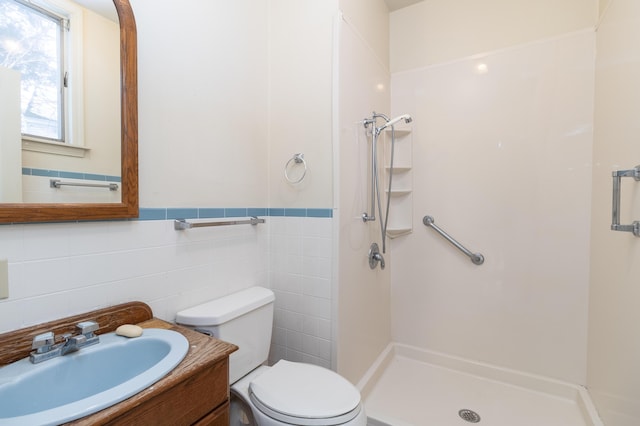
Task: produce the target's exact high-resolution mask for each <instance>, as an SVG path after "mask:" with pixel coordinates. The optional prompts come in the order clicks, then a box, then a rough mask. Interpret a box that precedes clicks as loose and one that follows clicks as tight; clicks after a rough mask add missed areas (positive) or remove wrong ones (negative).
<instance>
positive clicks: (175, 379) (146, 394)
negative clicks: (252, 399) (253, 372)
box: [65, 318, 238, 425]
mask: <svg viewBox="0 0 640 426" xmlns="http://www.w3.org/2000/svg"><path fill="white" fill-rule="evenodd" d="M138 325H139V326H140V327H142V328H163V329H167V330H174V331H177V332H179V333H181V334H182V335H184V336H185V337H186V338H187V340H188V341H189V350H188V352H187V355H186V356H185V357H184V359H183V360H182V362H180V364H178V366H177V367H176V368H174V369H173V370H172V371H171V372H170V373H169V374H168V375H166V376H165V377H163V378H162V379H160V380H159V381H157V382H156V383H154V384H153V385H151V386H150V387H148V388H147V389H145V390H143V391H142V392H139V393H137V394H135V395H133V396H132V397H130V398H128V399H125V400H124V401H122V402H120V403H118V404H116V405H113V406H111V407H108V408H105V409H104V410H102V411H98V412H97V413H94V414H91V415H89V416H86V417H83V418H80V419H78V420H74V421H72V422H69V423H65V424H66V425H102V424H106V423H108V422H109V421H111V420H112V419H114V418H116V417H118V416H119V415H120V414H122V413H125V412H127V411H130V410H132V409H134V408H135V407H138V406H139V405H141V404H143V403H144V402H146V401H148V400H150V399H151V398H153V397H154V396H156V395H159V394H161V393H163V392H165V391H168V390H170V389H171V388H173V387H174V386H176V385H177V384H178V383H181V382H183V381H185V380H188V379H189V378H190V377H192V376H193V375H194V374H195V373H197V372H198V371H201V369H203V368H210V367H212V366H213V365H214V364H215V363H217V362H219V361H220V360H223V359H225V358H227V357H228V356H229V355H230V354H231V353H232V352H235V351H236V350H237V349H238V347H237V346H235V345H232V344H230V343H226V342H223V341H221V340H218V339H215V338H212V337H209V336H207V335H204V334H202V333H198V332H196V331H193V330H190V329H188V328H186V327H182V326H179V325H175V324H171V323H168V322H166V321H163V320H160V319H157V318H152V319H150V320H147V321H144V322H141V323H139V324H138ZM227 386H228V385H227Z"/></svg>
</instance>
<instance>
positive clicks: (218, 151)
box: [131, 0, 269, 207]
mask: <svg viewBox="0 0 640 426" xmlns="http://www.w3.org/2000/svg"><path fill="white" fill-rule="evenodd" d="M131 3H132V6H133V10H134V13H135V15H136V21H137V26H138V67H139V79H138V84H139V94H140V97H139V118H140V123H139V127H140V131H139V143H140V147H139V157H140V204H141V206H142V207H182V206H189V207H247V206H256V207H264V206H267V199H268V182H267V170H268V161H266V159H267V158H268V155H269V144H268V140H267V123H268V113H267V108H268V82H269V80H268V75H267V61H268V49H267V48H268V38H267V34H268V31H267V30H268V28H267V24H268V22H267V16H268V2H267V1H266V0H240V1H233V2H202V1H196V0H187V1H183V2H180V4H179V5H177V4H176V3H175V2H171V1H168V0H157V1H145V0H132V2H131Z"/></svg>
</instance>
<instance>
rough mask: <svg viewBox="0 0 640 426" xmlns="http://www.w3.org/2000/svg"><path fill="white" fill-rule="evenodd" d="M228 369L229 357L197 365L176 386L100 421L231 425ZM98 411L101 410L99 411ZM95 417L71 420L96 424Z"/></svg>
mask: <svg viewBox="0 0 640 426" xmlns="http://www.w3.org/2000/svg"><path fill="white" fill-rule="evenodd" d="M228 371H229V362H228V358H225V359H223V360H220V361H218V362H216V363H215V364H213V365H211V366H208V367H204V366H203V367H201V368H198V369H197V370H194V371H193V374H189V375H187V376H186V377H184V380H182V381H181V382H179V383H176V384H175V386H172V387H170V388H169V389H166V390H165V391H163V392H162V393H158V394H156V395H153V396H152V397H151V398H150V399H149V400H147V401H144V402H142V403H140V404H139V405H137V406H134V407H131V408H130V409H129V410H127V411H125V412H123V413H122V414H120V415H118V414H115V415H116V416H117V417H114V418H112V419H108V420H107V421H105V422H104V423H103V422H100V423H99V424H104V425H110V426H111V425H113V426H116V425H118V426H120V425H122V426H124V425H131V426H134V425H136V426H138V425H154V426H160V425H167V426H174V425H198V426H228V424H229V390H228V389H229V375H228ZM152 387H153V386H152ZM114 407H117V406H114ZM98 414H100V413H96V415H98ZM92 417H94V416H88V417H85V418H84V419H79V420H78V421H76V422H72V423H70V424H72V425H75V424H82V425H84V424H87V425H88V424H91V425H94V424H96V422H95V421H94V420H93V419H92Z"/></svg>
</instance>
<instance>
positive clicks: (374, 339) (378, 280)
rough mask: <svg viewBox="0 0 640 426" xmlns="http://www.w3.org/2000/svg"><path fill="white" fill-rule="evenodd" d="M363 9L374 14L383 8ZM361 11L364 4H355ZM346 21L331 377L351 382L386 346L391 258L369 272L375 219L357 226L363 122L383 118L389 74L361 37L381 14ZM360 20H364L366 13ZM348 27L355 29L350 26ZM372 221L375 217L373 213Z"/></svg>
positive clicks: (364, 155)
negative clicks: (336, 374)
mask: <svg viewBox="0 0 640 426" xmlns="http://www.w3.org/2000/svg"><path fill="white" fill-rule="evenodd" d="M371 3H372V4H370V5H368V7H370V8H373V9H374V10H380V9H379V7H384V4H382V3H383V2H382V1H381V0H380V1H376V2H371ZM361 7H363V8H364V5H361ZM349 12H350V13H351V14H352V15H346V14H345V16H344V19H340V20H338V21H337V23H336V24H337V26H338V31H339V40H340V43H339V46H338V62H337V64H336V66H337V67H338V81H337V82H336V83H337V87H336V96H337V105H336V110H335V113H336V116H337V120H338V121H337V125H338V129H337V131H338V132H339V133H338V136H337V138H336V150H337V152H338V154H337V158H336V164H337V167H338V170H337V175H336V178H335V179H336V182H337V184H336V191H338V195H337V217H338V220H337V226H338V228H339V229H338V231H337V232H338V238H337V239H336V242H337V244H338V250H337V253H338V256H337V259H336V261H337V262H338V331H337V335H338V337H337V370H338V372H339V373H341V374H342V375H344V376H345V377H346V378H347V379H349V380H351V381H352V382H354V383H356V382H357V381H358V380H359V379H360V378H361V377H362V375H363V374H364V373H365V372H366V371H367V369H368V368H369V366H370V365H371V364H372V362H373V361H374V360H375V358H376V357H377V356H378V354H379V353H380V352H381V351H382V350H383V349H384V348H385V347H386V346H387V344H388V343H389V342H390V339H391V332H390V325H391V316H390V314H391V313H390V305H389V297H390V292H389V291H390V287H389V278H390V276H389V272H390V269H391V267H392V266H391V265H390V262H389V261H388V259H389V256H390V254H389V252H387V253H386V254H385V256H386V257H387V269H385V270H384V271H381V270H380V269H379V268H377V269H375V270H371V269H370V268H369V263H368V260H367V253H368V251H369V246H370V244H371V243H372V242H374V241H375V242H377V243H378V245H380V246H381V240H380V228H379V226H380V225H379V220H377V221H375V222H368V223H367V224H365V223H364V222H363V221H362V213H363V212H365V211H367V210H369V209H370V207H369V199H368V196H369V193H370V187H369V177H368V176H369V158H370V157H369V152H370V151H369V150H370V142H369V140H370V136H369V137H367V135H366V134H365V129H364V126H363V125H362V120H363V119H364V118H365V117H366V116H370V115H371V113H372V111H376V112H382V113H385V114H389V106H390V103H389V100H390V88H389V73H388V68H387V64H386V62H385V60H384V58H381V57H380V56H378V55H377V54H376V52H377V51H378V50H379V49H380V46H378V45H376V44H375V43H376V40H377V37H376V38H375V40H369V39H365V38H363V35H364V34H372V33H373V32H374V29H380V30H381V31H384V29H385V28H386V26H385V23H384V21H385V20H386V16H385V14H382V13H380V14H378V15H376V16H377V19H376V20H372V21H369V22H368V23H367V25H368V26H367V27H364V28H358V27H356V26H355V25H357V24H359V25H364V24H365V22H364V21H361V20H359V19H353V14H356V13H357V10H356V9H349ZM362 13H365V12H364V11H363V12H362ZM352 22H353V23H352ZM376 216H377V214H376Z"/></svg>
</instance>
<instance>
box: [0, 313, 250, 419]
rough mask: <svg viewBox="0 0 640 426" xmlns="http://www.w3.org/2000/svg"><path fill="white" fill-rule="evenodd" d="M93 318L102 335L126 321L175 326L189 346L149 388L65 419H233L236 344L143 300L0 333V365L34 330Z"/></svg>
mask: <svg viewBox="0 0 640 426" xmlns="http://www.w3.org/2000/svg"><path fill="white" fill-rule="evenodd" d="M89 319H90V320H94V321H96V322H97V323H98V324H99V325H100V329H99V330H98V331H97V332H96V334H98V335H99V334H103V333H109V332H112V331H114V330H115V329H116V328H117V327H118V326H120V325H122V324H138V325H139V326H141V327H142V328H163V329H168V330H174V331H177V332H179V333H181V334H182V335H184V336H185V337H186V338H187V340H188V341H189V350H188V352H187V355H186V356H185V357H184V359H183V360H182V361H181V362H180V364H178V365H177V366H176V367H175V368H174V369H173V370H172V371H171V372H169V374H167V375H166V376H165V377H163V378H162V379H160V380H158V381H157V382H155V383H154V384H152V385H151V386H149V387H148V388H146V389H144V390H142V391H141V392H139V393H137V394H135V395H133V396H131V397H130V398H128V399H125V400H124V401H122V402H120V403H118V404H115V405H112V406H111V407H107V408H105V409H103V410H101V411H98V412H96V413H94V414H91V415H89V416H86V417H82V418H80V419H77V420H74V421H71V422H69V423H66V425H68V426H70V425H73V426H79V425H82V426H85V425H86V426H88V425H91V426H95V425H136V426H138V425H154V426H162V425H166V426H182V425H184V426H188V425H198V426H227V425H228V424H229V355H230V354H231V353H233V352H235V351H236V350H237V349H238V348H237V346H235V345H232V344H230V343H226V342H223V341H221V340H218V339H215V338H213V337H209V336H206V335H204V334H201V333H198V332H196V331H193V330H190V329H188V328H185V327H181V326H178V325H175V324H171V323H168V322H166V321H162V320H160V319H157V318H153V314H152V312H151V308H149V306H147V305H146V304H144V303H142V302H131V303H125V304H122V305H117V306H113V307H109V308H104V309H100V310H97V311H92V312H88V313H86V314H81V315H75V316H72V317H68V318H63V319H60V320H56V321H51V322H48V323H45V324H39V325H36V326H32V327H28V328H24V329H21V330H16V331H12V332H9V333H5V334H0V367H1V366H2V365H6V364H9V363H11V362H14V361H17V360H18V359H22V358H24V357H27V356H29V352H30V351H31V340H32V339H33V336H36V335H38V334H41V333H43V332H46V331H52V332H54V334H55V335H61V334H63V333H67V332H72V331H73V330H74V327H75V324H77V323H78V322H81V321H85V320H89Z"/></svg>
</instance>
